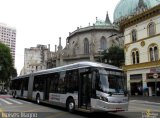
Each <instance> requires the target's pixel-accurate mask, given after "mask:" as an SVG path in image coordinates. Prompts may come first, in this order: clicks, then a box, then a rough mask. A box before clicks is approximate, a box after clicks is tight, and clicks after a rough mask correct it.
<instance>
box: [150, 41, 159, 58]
mask: <svg viewBox="0 0 160 118" xmlns="http://www.w3.org/2000/svg"><path fill="white" fill-rule="evenodd" d="M149 56H150V61H158V59H159V55H158V47H157V45H154V44H152V45H151V46H149Z"/></svg>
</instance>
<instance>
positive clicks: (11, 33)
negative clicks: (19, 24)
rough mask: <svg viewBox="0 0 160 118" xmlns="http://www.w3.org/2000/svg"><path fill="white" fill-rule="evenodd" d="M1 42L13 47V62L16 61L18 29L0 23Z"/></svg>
mask: <svg viewBox="0 0 160 118" xmlns="http://www.w3.org/2000/svg"><path fill="white" fill-rule="evenodd" d="M0 42H2V43H4V44H6V45H7V46H8V47H9V48H10V49H11V54H12V58H13V64H14V63H15V48H16V29H15V28H12V27H9V26H7V25H5V24H0Z"/></svg>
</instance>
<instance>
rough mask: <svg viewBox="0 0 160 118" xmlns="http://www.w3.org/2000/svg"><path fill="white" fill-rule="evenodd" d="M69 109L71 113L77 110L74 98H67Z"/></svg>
mask: <svg viewBox="0 0 160 118" xmlns="http://www.w3.org/2000/svg"><path fill="white" fill-rule="evenodd" d="M67 109H68V111H69V112H71V113H73V112H74V110H75V102H74V100H73V99H72V98H70V99H68V100H67Z"/></svg>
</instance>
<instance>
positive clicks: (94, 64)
mask: <svg viewBox="0 0 160 118" xmlns="http://www.w3.org/2000/svg"><path fill="white" fill-rule="evenodd" d="M84 67H99V68H106V69H112V70H119V71H122V69H120V68H118V67H116V66H113V65H109V64H104V63H99V62H91V61H82V62H77V63H73V64H68V65H64V66H60V67H56V68H51V69H47V70H41V71H38V72H35V73H34V74H35V75H39V74H42V73H51V72H59V71H65V70H71V69H77V68H84Z"/></svg>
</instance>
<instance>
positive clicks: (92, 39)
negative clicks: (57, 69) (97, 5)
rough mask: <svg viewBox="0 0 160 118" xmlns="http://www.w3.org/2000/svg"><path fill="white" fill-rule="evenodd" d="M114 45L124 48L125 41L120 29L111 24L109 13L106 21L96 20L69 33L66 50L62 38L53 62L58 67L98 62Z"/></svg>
mask: <svg viewBox="0 0 160 118" xmlns="http://www.w3.org/2000/svg"><path fill="white" fill-rule="evenodd" d="M114 45H116V46H120V47H123V39H122V36H121V33H120V32H119V28H118V27H117V26H116V25H114V24H112V23H111V22H110V19H109V16H108V13H107V14H106V19H105V20H104V21H102V20H99V19H97V18H96V22H95V23H94V24H93V25H90V24H89V26H88V27H84V28H82V27H80V28H79V27H77V30H75V31H73V32H71V33H69V36H68V37H67V39H66V46H65V48H62V46H61V38H60V39H59V45H58V50H57V47H55V52H56V54H55V56H54V58H53V59H52V61H53V62H54V63H55V64H54V65H56V66H60V65H66V64H70V63H74V62H79V61H84V60H85V61H98V60H99V59H100V58H101V52H102V51H103V50H106V49H108V48H109V47H111V46H114Z"/></svg>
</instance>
